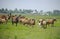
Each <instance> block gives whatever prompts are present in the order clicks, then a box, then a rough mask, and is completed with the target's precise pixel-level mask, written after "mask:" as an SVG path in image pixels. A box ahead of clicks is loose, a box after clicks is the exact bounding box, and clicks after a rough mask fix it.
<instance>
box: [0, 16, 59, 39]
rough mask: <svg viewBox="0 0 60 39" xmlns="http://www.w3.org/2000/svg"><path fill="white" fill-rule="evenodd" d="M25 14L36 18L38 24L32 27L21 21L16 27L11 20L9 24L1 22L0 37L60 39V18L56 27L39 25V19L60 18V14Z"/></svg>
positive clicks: (3, 38)
mask: <svg viewBox="0 0 60 39" xmlns="http://www.w3.org/2000/svg"><path fill="white" fill-rule="evenodd" d="M24 16H26V17H29V18H34V19H36V25H34V27H32V26H29V25H25V26H24V25H22V24H20V23H19V24H18V26H17V27H16V26H15V24H14V25H12V24H11V21H9V22H8V24H0V39H60V19H57V21H56V22H55V27H51V26H48V27H47V29H43V28H41V27H39V25H38V21H37V20H38V19H40V18H44V19H45V18H53V17H56V18H59V17H58V16H50V17H49V16H40V15H24Z"/></svg>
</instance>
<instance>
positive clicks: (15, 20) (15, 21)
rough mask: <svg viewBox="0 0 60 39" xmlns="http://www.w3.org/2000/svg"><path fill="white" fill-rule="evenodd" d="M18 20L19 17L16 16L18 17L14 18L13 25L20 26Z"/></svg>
mask: <svg viewBox="0 0 60 39" xmlns="http://www.w3.org/2000/svg"><path fill="white" fill-rule="evenodd" d="M18 18H19V17H18V16H16V15H15V16H13V17H12V25H13V24H14V23H15V24H16V26H17V24H18Z"/></svg>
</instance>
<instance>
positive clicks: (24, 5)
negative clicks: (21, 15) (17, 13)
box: [0, 0, 60, 11]
mask: <svg viewBox="0 0 60 39" xmlns="http://www.w3.org/2000/svg"><path fill="white" fill-rule="evenodd" d="M0 8H8V9H15V8H18V9H32V10H35V9H37V10H38V11H40V10H43V11H52V10H60V0H0Z"/></svg>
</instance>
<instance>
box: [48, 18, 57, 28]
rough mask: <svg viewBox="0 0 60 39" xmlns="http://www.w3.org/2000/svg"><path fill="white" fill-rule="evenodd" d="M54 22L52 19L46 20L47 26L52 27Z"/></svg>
mask: <svg viewBox="0 0 60 39" xmlns="http://www.w3.org/2000/svg"><path fill="white" fill-rule="evenodd" d="M55 21H56V19H55V18H53V19H48V20H47V25H50V24H51V26H52V27H53V26H54V22H55Z"/></svg>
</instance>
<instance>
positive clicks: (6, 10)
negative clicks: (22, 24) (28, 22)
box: [0, 8, 60, 16]
mask: <svg viewBox="0 0 60 39" xmlns="http://www.w3.org/2000/svg"><path fill="white" fill-rule="evenodd" d="M0 13H22V14H26V13H29V14H31V13H35V14H40V15H42V14H44V15H47V14H48V15H55V16H60V10H53V11H47V12H46V13H45V12H43V10H40V11H38V10H32V9H17V8H15V9H14V10H12V9H9V10H8V9H7V8H5V9H4V8H1V9H0Z"/></svg>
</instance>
